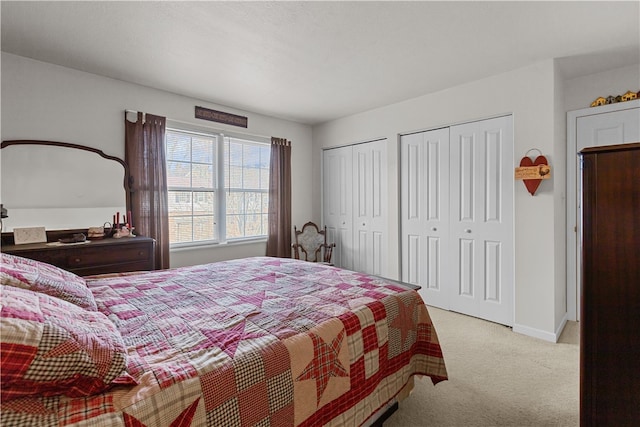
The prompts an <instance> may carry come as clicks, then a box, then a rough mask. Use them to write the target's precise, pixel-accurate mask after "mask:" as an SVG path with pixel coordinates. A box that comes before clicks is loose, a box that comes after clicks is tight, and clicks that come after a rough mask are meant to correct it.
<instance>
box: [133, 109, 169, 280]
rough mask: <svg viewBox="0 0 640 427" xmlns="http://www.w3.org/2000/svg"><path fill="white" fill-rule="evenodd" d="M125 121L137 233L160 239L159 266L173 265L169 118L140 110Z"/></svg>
mask: <svg viewBox="0 0 640 427" xmlns="http://www.w3.org/2000/svg"><path fill="white" fill-rule="evenodd" d="M124 123H125V161H126V162H127V163H128V165H129V171H130V173H131V190H132V194H131V216H132V217H133V218H132V219H130V221H131V222H132V224H133V226H134V227H135V230H136V233H138V234H140V235H142V236H147V237H151V238H153V239H155V240H156V253H155V264H156V268H169V208H168V193H167V170H166V162H165V149H164V135H165V128H166V118H165V117H160V116H154V115H153V114H143V113H138V117H137V120H136V122H135V123H133V122H130V121H129V120H127V113H126V112H125V114H124Z"/></svg>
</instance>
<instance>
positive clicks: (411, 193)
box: [400, 128, 453, 309]
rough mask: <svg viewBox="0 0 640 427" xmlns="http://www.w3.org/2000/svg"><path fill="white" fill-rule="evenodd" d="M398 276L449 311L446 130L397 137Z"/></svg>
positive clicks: (447, 149) (449, 267)
mask: <svg viewBox="0 0 640 427" xmlns="http://www.w3.org/2000/svg"><path fill="white" fill-rule="evenodd" d="M400 150H401V153H400V168H401V178H400V180H401V184H400V187H401V189H402V192H401V195H400V198H401V206H402V207H401V227H402V248H401V251H402V256H401V258H402V280H403V281H405V282H408V283H411V284H414V285H419V286H421V287H422V289H420V294H421V296H422V298H423V299H424V301H425V302H426V303H427V304H428V305H433V306H436V307H440V308H444V309H449V303H450V301H449V300H450V293H451V292H450V283H451V280H452V277H453V275H452V269H451V262H450V261H451V257H450V256H449V128H445V129H437V130H432V131H428V132H420V133H415V134H411V135H403V136H402V137H401V139H400Z"/></svg>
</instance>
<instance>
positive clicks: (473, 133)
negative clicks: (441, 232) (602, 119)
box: [450, 116, 514, 325]
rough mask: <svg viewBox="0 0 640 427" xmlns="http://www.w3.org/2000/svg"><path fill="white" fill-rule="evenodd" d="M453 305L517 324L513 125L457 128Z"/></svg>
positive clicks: (498, 122) (499, 121)
mask: <svg viewBox="0 0 640 427" xmlns="http://www.w3.org/2000/svg"><path fill="white" fill-rule="evenodd" d="M450 144H451V145H450V154H451V162H450V165H451V198H452V199H451V245H452V252H451V254H452V259H451V261H452V267H453V268H454V270H453V271H454V275H455V276H454V282H453V283H454V286H453V289H452V291H453V292H452V297H451V309H452V310H454V311H458V312H461V313H465V314H470V315H472V316H476V317H480V318H483V319H487V320H491V321H494V322H497V323H501V324H505V325H513V288H514V283H513V281H514V243H513V188H514V179H513V164H514V162H513V125H512V117H511V116H507V117H500V118H496V119H491V120H483V121H479V122H474V123H468V124H464V125H459V126H453V127H451V139H450Z"/></svg>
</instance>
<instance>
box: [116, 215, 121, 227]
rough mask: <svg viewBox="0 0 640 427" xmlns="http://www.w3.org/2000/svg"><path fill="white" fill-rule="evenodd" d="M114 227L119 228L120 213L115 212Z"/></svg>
mask: <svg viewBox="0 0 640 427" xmlns="http://www.w3.org/2000/svg"><path fill="white" fill-rule="evenodd" d="M116 227H117V228H120V212H116Z"/></svg>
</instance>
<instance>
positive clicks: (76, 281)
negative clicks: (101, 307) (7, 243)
mask: <svg viewBox="0 0 640 427" xmlns="http://www.w3.org/2000/svg"><path fill="white" fill-rule="evenodd" d="M0 284H3V285H8V286H14V287H17V288H24V289H31V290H32V291H35V292H40V293H43V294H47V295H51V296H52V297H56V298H60V299H63V300H65V301H68V302H70V303H73V304H75V305H77V306H79V307H82V308H84V309H86V310H92V311H97V310H98V308H97V307H96V301H95V300H94V298H93V294H92V293H91V290H89V288H87V283H86V282H85V280H84V279H83V278H82V277H80V276H77V275H75V274H73V273H71V272H70V271H66V270H63V269H61V268H58V267H56V266H53V265H51V264H46V263H44V262H40V261H36V260H33V259H28V258H22V257H19V256H15V255H9V254H5V253H3V254H2V265H0Z"/></svg>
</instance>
